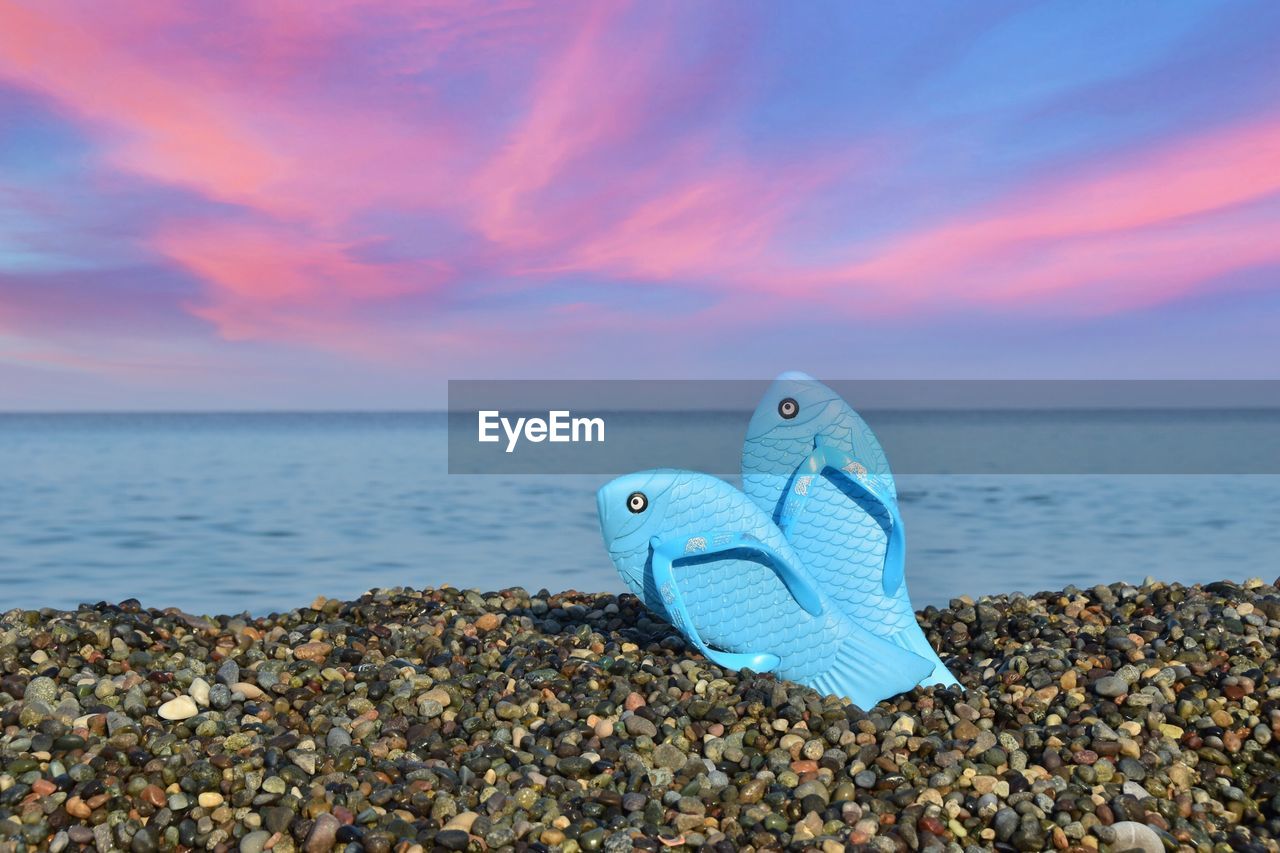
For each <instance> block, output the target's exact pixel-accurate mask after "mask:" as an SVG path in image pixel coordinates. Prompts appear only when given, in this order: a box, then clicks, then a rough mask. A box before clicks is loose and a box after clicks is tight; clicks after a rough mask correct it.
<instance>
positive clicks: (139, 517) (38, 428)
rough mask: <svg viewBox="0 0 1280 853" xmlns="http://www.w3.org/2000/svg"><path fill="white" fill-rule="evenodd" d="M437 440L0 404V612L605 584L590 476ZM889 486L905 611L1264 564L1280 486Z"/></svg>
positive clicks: (1181, 479) (409, 422) (242, 417)
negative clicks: (493, 472) (894, 494)
mask: <svg viewBox="0 0 1280 853" xmlns="http://www.w3.org/2000/svg"><path fill="white" fill-rule="evenodd" d="M914 417H916V418H919V417H923V416H921V415H916V416H914ZM933 417H946V416H945V415H941V414H939V415H934V416H933ZM873 423H875V424H876V425H877V427H880V426H881V424H880V422H879V421H875V420H873ZM934 426H935V427H936V424H935V425H934ZM902 428H912V424H911V423H906V424H904V425H902ZM445 448H446V431H445V419H444V416H443V415H436V414H373V413H370V414H214V415H203V414H202V415H154V414H147V415H0V611H2V610H5V609H8V608H11V607H74V606H75V605H76V604H78V603H80V602H96V601H100V600H108V601H120V600H122V599H125V598H129V597H137V598H139V599H141V600H142V602H143V603H144V604H145V605H147V606H152V607H168V606H178V607H182V608H183V609H186V610H188V611H192V612H197V613H239V612H242V611H249V612H251V613H266V612H270V611H272V610H283V609H288V608H291V607H296V606H299V605H302V604H306V603H308V602H310V601H311V600H312V599H313V598H314V597H315V596H316V595H317V594H321V593H322V594H324V595H326V596H330V597H343V598H345V597H352V596H356V595H359V594H360V593H361V592H363V591H365V590H367V589H369V588H372V587H378V586H404V585H410V586H419V587H421V586H431V585H438V584H444V583H449V584H452V585H454V586H466V587H471V586H474V587H479V588H482V589H497V588H502V587H506V586H515V585H521V586H525V587H528V588H530V589H537V588H539V587H546V588H548V589H552V590H558V589H566V588H575V589H581V590H591V591H603V590H614V591H619V590H621V588H622V587H621V582H620V581H619V580H618V578H617V577H616V575H615V574H614V571H613V568H612V565H611V564H610V563H609V560H608V557H607V556H606V554H605V552H604V547H603V545H602V543H601V541H600V536H599V531H598V528H597V524H596V517H595V502H594V491H595V488H596V487H597V486H599V485H600V484H601V483H602V482H603V481H605V480H607V479H608V478H607V477H601V476H580V475H579V476H553V477H529V476H511V477H502V476H453V477H450V476H447V475H446V474H445V473H444V471H445V468H446V464H445ZM899 489H900V492H901V497H902V512H903V517H904V520H905V523H906V525H907V530H908V532H909V535H908V542H909V546H908V559H907V578H908V582H909V584H910V588H911V591H912V598H913V601H914V602H915V603H916V605H917V606H924V605H926V604H942V603H945V602H946V601H947V600H948V599H949V598H951V597H954V596H957V595H960V594H962V593H968V594H971V595H977V594H981V593H984V592H997V591H1011V590H1022V591H1026V592H1032V591H1035V590H1039V589H1049V588H1058V587H1061V586H1063V585H1066V584H1076V585H1080V586H1085V585H1092V584H1095V583H1100V582H1111V581H1115V580H1131V581H1136V580H1140V579H1141V578H1142V577H1143V576H1145V575H1148V574H1151V575H1155V576H1157V577H1160V578H1162V579H1167V580H1179V581H1184V582H1193V581H1209V580H1214V579H1220V578H1236V579H1243V578H1246V577H1250V576H1255V575H1257V576H1262V577H1265V578H1267V579H1268V580H1270V579H1272V578H1274V577H1275V576H1276V575H1278V574H1280V524H1278V523H1277V522H1278V521H1280V477H1277V476H1212V475H1199V476H1190V477H1186V476H1173V475H1168V476H1165V475H1159V476H1153V475H1147V476H1086V475H1056V476H1031V475H1021V476H1007V475H1006V476H979V475H965V476H958V475H952V476H942V475H912V476H904V477H900V478H899Z"/></svg>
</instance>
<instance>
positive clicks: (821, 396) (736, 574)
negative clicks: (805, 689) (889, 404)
mask: <svg viewBox="0 0 1280 853" xmlns="http://www.w3.org/2000/svg"><path fill="white" fill-rule="evenodd" d="M742 482H743V490H744V491H739V490H737V489H735V488H734V487H733V486H731V485H730V484H728V483H726V482H724V481H723V480H719V479H717V478H715V477H712V476H709V475H707V474H700V473H697V472H694V471H679V470H673V469H660V470H653V471H642V472H639V473H636V474H628V475H626V476H624V477H619V478H618V479H616V480H614V481H612V482H610V483H608V484H607V485H605V486H604V487H603V488H601V489H600V491H599V492H598V493H597V495H596V504H597V507H598V509H599V513H600V526H601V529H602V530H603V532H604V539H605V545H606V546H607V547H608V549H609V556H610V557H611V558H612V560H613V563H614V565H615V566H616V567H617V569H618V573H619V574H620V575H621V576H622V579H623V580H624V581H625V582H626V584H627V586H628V587H629V588H630V589H631V591H632V592H633V593H635V594H636V595H637V596H639V597H640V598H641V599H642V600H643V601H644V603H645V605H646V606H648V607H649V609H650V610H653V611H654V612H655V613H657V614H658V615H659V616H661V617H663V618H664V619H666V620H667V621H669V622H670V623H671V624H672V625H674V626H675V627H676V628H678V629H679V630H680V632H681V633H682V634H683V635H684V636H685V637H686V638H687V639H688V640H689V642H690V643H692V644H693V645H694V646H695V647H696V648H697V649H698V650H699V651H700V652H702V654H703V655H705V656H706V657H707V658H708V659H710V660H711V661H713V662H714V663H716V664H717V665H719V666H722V667H725V668H726V669H735V670H736V669H744V668H746V669H752V670H755V671H757V672H772V673H775V674H776V675H778V676H779V677H781V678H786V679H790V680H792V681H796V682H799V683H801V684H806V685H808V686H810V687H813V688H814V689H816V690H818V691H820V692H822V693H830V694H835V695H838V696H847V697H848V698H850V699H852V700H853V701H854V702H855V703H857V704H858V705H860V706H862V707H864V708H868V707H871V706H872V705H874V704H876V703H877V702H879V701H880V700H882V699H885V698H887V697H889V696H893V695H895V694H897V693H901V692H904V691H907V690H910V689H912V688H913V687H915V686H916V685H918V684H925V685H932V684H943V685H949V684H955V683H956V680H955V678H954V677H953V676H952V675H951V673H950V672H949V671H948V670H947V668H946V665H945V664H943V662H942V661H941V659H939V657H938V655H937V653H936V652H935V651H934V650H933V648H932V647H931V646H930V645H929V642H928V640H927V639H926V638H925V636H924V633H923V632H922V631H921V630H920V626H919V624H918V623H917V622H916V620H915V614H914V611H913V610H912V607H911V601H910V599H909V598H908V596H907V588H906V583H905V580H904V577H903V560H904V556H905V540H904V535H903V528H902V519H901V517H900V516H899V513H898V501H897V495H896V492H895V487H894V482H893V476H892V474H890V472H889V466H888V463H887V461H886V459H885V455H884V451H883V449H882V448H881V447H880V443H879V442H878V441H876V438H875V435H874V434H872V432H871V429H870V428H869V427H868V426H867V424H866V422H865V421H863V420H862V418H861V417H859V416H858V414H857V413H856V412H854V410H853V409H852V408H850V407H849V405H848V404H847V403H845V401H844V400H842V399H841V398H840V396H839V395H838V394H836V393H835V392H834V391H832V390H831V389H830V388H827V387H826V386H825V385H823V384H821V383H820V382H818V381H816V380H814V379H812V378H811V377H809V376H806V375H804V374H802V373H794V372H792V373H784V374H783V375H782V376H780V377H778V379H777V380H775V381H774V383H773V384H772V385H771V386H770V388H769V391H768V392H767V393H766V394H765V397H764V400H763V401H761V403H760V405H759V407H758V408H757V409H756V411H755V414H754V415H752V418H751V423H750V426H749V427H748V428H747V439H746V443H745V445H744V447H743V451H742ZM744 492H745V493H744Z"/></svg>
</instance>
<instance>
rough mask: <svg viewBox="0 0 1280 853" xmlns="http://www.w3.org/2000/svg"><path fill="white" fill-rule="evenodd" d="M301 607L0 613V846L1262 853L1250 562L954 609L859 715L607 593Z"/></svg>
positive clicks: (131, 606) (1266, 841) (1259, 711)
mask: <svg viewBox="0 0 1280 853" xmlns="http://www.w3.org/2000/svg"><path fill="white" fill-rule="evenodd" d="M314 605H315V606H312V607H304V608H300V609H298V610H295V611H290V612H286V613H280V614H272V615H271V616H266V617H259V618H250V617H246V616H243V615H241V616H221V617H216V618H212V619H206V618H204V617H189V616H185V615H183V614H180V613H179V612H177V611H174V610H166V611H161V610H147V609H143V608H141V607H140V606H137V605H136V603H127V606H121V607H117V606H115V605H107V604H99V605H93V606H86V607H83V608H80V609H79V610H76V611H72V612H65V613H59V612H53V611H45V612H40V613H26V612H23V611H8V612H5V613H0V849H8V847H6V846H5V845H6V844H7V843H8V842H9V840H10V839H11V838H16V837H17V836H13V835H11V834H9V835H6V834H5V833H10V832H11V831H10V830H5V829H4V827H16V828H20V833H21V837H22V838H23V839H24V840H23V843H24V844H25V845H26V848H27V849H54V850H67V849H73V848H74V849H79V848H80V847H82V846H84V845H89V846H91V847H101V848H102V849H107V848H114V849H120V850H131V851H150V850H160V849H174V848H176V847H183V848H187V849H217V850H223V851H226V850H236V849H239V850H241V851H248V852H249V853H261V851H266V850H272V851H273V853H275V851H278V852H279V853H289V851H296V850H299V849H301V850H304V851H320V850H344V851H357V850H362V851H366V853H390V851H392V850H404V851H406V853H424V851H426V850H428V849H432V848H435V849H458V850H463V849H468V848H470V849H483V848H484V847H486V846H487V848H488V849H493V850H497V849H503V848H519V849H525V848H528V849H542V847H547V848H553V847H554V848H558V849H561V850H573V849H576V850H578V851H596V850H603V851H617V853H622V851H626V850H632V849H644V850H656V849H667V848H675V849H679V848H682V847H683V848H684V849H690V850H692V849H702V850H709V851H711V850H714V851H727V850H733V849H747V848H753V849H757V850H763V849H770V850H773V849H779V850H781V849H806V850H821V851H823V853H835V851H838V850H842V849H845V847H846V845H848V846H853V847H858V846H860V845H861V846H862V847H863V849H868V850H886V851H887V850H896V849H919V850H930V851H934V850H943V849H949V850H957V851H960V850H964V851H968V850H981V849H991V848H992V847H995V848H997V849H1002V850H1042V849H1070V850H1093V849H1095V848H1096V849H1099V850H1100V851H1101V853H1111V851H1113V850H1115V849H1119V847H1118V845H1119V844H1121V843H1123V844H1127V845H1130V846H1132V847H1133V848H1134V849H1139V850H1150V851H1154V850H1158V849H1164V848H1165V847H1167V846H1169V845H1176V844H1177V843H1181V844H1182V845H1183V846H1184V847H1186V848H1188V849H1204V850H1214V851H1217V850H1228V849H1241V850H1258V851H1271V850H1277V849H1278V848H1277V846H1276V843H1275V838H1276V834H1277V831H1278V830H1280V814H1277V809H1278V807H1280V799H1277V797H1278V796H1280V787H1278V786H1277V785H1276V783H1275V781H1274V776H1275V773H1274V771H1275V766H1274V757H1273V756H1274V746H1275V743H1276V741H1275V737H1276V735H1277V734H1280V671H1278V667H1277V660H1278V659H1280V656H1277V638H1278V637H1280V590H1277V589H1276V588H1275V587H1274V586H1273V585H1269V584H1265V583H1262V582H1258V583H1254V584H1252V585H1240V584H1235V583H1230V582H1220V583H1217V584H1208V585H1204V586H1198V587H1187V586H1180V585H1177V584H1162V583H1156V582H1151V583H1149V584H1147V585H1144V586H1141V587H1136V586H1132V585H1127V584H1123V583H1117V584H1111V585H1106V586H1100V587H1095V588H1092V589H1087V590H1080V589H1075V588H1067V589H1065V590H1061V591H1056V592H1044V593H1037V594H1036V595H1034V596H1026V595H1009V596H991V597H985V598H981V599H978V600H977V601H976V602H975V601H974V600H965V599H958V600H957V601H956V602H953V603H952V605H951V606H949V607H946V608H931V609H929V610H927V611H924V612H922V613H921V614H919V615H920V619H921V624H922V625H923V626H924V628H925V631H926V634H927V636H928V637H929V638H930V640H931V641H932V642H934V643H935V645H937V646H938V647H939V648H940V649H941V651H942V654H943V657H944V658H945V659H946V660H947V662H948V664H949V665H950V666H951V668H952V670H953V672H954V673H955V674H956V675H957V677H958V678H959V679H960V680H961V682H962V687H960V688H951V689H949V690H944V689H941V688H935V689H929V690H925V689H919V690H916V691H913V692H911V693H909V694H905V695H903V696H899V697H893V698H892V699H890V700H887V701H886V702H883V703H881V704H880V705H878V706H876V707H875V708H867V709H859V708H856V707H854V706H852V705H849V704H848V703H847V702H844V701H841V700H840V699H838V698H835V697H823V696H819V695H817V694H816V693H814V692H813V691H810V690H807V689H805V688H802V687H798V686H796V685H793V684H788V683H785V682H778V681H777V680H775V679H774V678H773V677H772V676H769V675H759V674H750V675H745V676H744V675H743V674H741V673H738V672H729V671H724V670H721V669H720V668H718V667H716V666H715V665H714V664H712V663H711V662H709V661H707V660H705V659H703V658H702V657H701V656H699V655H697V654H696V653H694V652H691V651H689V647H688V645H687V644H686V643H684V642H683V641H681V640H679V639H678V638H677V636H676V635H675V634H674V633H673V631H672V630H671V629H670V628H668V627H666V626H665V625H663V624H662V623H661V621H660V620H658V619H657V618H656V617H654V616H653V615H652V614H649V613H647V612H646V611H645V610H644V609H643V607H642V606H641V605H640V603H639V602H638V601H637V600H636V599H634V598H633V597H631V596H626V595H624V596H612V595H584V594H581V593H574V592H568V593H559V594H551V593H546V592H541V593H538V594H536V595H532V596H531V595H530V594H528V593H527V592H525V591H523V590H502V591H498V592H479V591H474V590H462V591H460V590H455V589H448V588H446V589H428V590H412V589H395V590H374V591H372V592H370V593H367V594H366V595H364V596H362V597H361V598H359V599H356V600H354V601H349V602H343V601H339V600H336V599H327V598H323V597H322V598H320V599H317V601H316V602H315V603H314ZM95 638H96V639H95ZM99 646H100V647H101V648H100V649H99V648H98V647H99ZM86 648H87V649H88V651H84V650H85V649H86ZM233 658H234V659H233ZM165 697H174V698H170V699H169V700H168V701H164V699H165ZM162 703H163V704H162ZM157 707H159V708H160V709H161V710H159V711H157V710H156V709H157ZM59 815H61V817H58V816H59ZM1148 824H1151V825H1150V826H1148ZM540 845H541V846H540Z"/></svg>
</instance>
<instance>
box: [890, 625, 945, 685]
mask: <svg viewBox="0 0 1280 853" xmlns="http://www.w3.org/2000/svg"><path fill="white" fill-rule="evenodd" d="M889 639H890V640H892V641H893V643H894V644H895V645H897V646H898V647H899V648H902V649H906V650H907V651H909V652H911V653H913V654H916V655H919V656H920V657H922V658H924V659H925V660H927V661H929V663H930V664H932V666H933V671H932V672H930V673H929V674H928V675H926V676H925V677H924V679H923V680H922V681H921V682H920V683H921V685H922V686H924V687H932V686H933V685H935V684H941V685H942V686H943V687H950V686H951V685H953V684H959V683H960V682H959V681H957V680H956V677H955V676H954V675H952V674H951V670H949V669H947V665H946V664H945V663H943V662H942V658H940V657H938V653H937V652H936V651H934V649H933V646H931V645H929V638H928V637H926V636H925V635H924V631H922V630H920V626H919V625H915V624H912V625H910V626H908V627H907V628H906V630H903V631H898V632H897V633H895V634H891V635H890V636H889Z"/></svg>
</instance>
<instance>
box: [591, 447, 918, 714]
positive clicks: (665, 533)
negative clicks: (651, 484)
mask: <svg viewBox="0 0 1280 853" xmlns="http://www.w3.org/2000/svg"><path fill="white" fill-rule="evenodd" d="M661 510H662V512H661V518H655V519H654V521H653V524H652V528H651V530H650V533H651V535H656V536H658V537H660V538H662V539H664V540H665V539H675V540H680V539H684V538H688V537H691V536H697V535H702V534H706V533H713V532H745V533H750V534H751V535H753V536H755V537H756V538H757V539H760V540H762V541H764V542H765V543H766V544H768V545H769V546H771V547H772V548H774V549H775V550H777V551H778V552H780V553H783V554H792V555H794V552H793V550H792V548H791V546H790V545H789V544H788V543H787V541H786V539H785V537H783V535H782V532H781V531H780V530H778V528H777V527H776V526H774V525H773V524H772V523H771V522H770V521H769V519H768V518H767V517H766V516H765V515H764V513H763V512H762V511H761V510H760V508H759V507H757V506H756V505H755V504H754V503H752V502H751V501H750V500H749V499H748V498H747V497H746V496H745V495H743V494H742V493H741V492H739V491H738V490H737V489H735V488H733V487H732V486H731V485H729V484H728V483H725V482H724V481H722V480H718V479H716V478H714V477H710V476H706V475H698V474H692V473H691V474H689V475H688V476H685V477H682V478H680V479H679V480H678V481H677V482H675V483H674V484H673V485H672V487H671V488H670V489H669V490H668V491H667V492H666V494H665V496H664V498H663V506H662V508H661ZM611 556H612V557H613V560H614V563H615V564H616V565H617V568H618V571H619V574H621V575H622V577H623V579H624V580H625V581H626V583H627V585H628V586H629V587H630V588H631V589H632V591H633V592H635V593H636V594H637V595H638V596H640V597H641V598H642V599H643V600H644V601H645V603H646V605H648V606H649V607H650V609H652V610H655V611H656V612H658V613H659V614H661V615H662V616H663V617H664V618H667V619H668V621H670V617H669V615H668V614H667V612H666V609H665V607H663V605H662V597H661V595H660V593H659V592H658V590H657V589H656V588H655V587H654V583H653V576H652V569H651V566H650V563H649V559H650V558H649V549H648V548H644V549H639V548H637V549H633V550H631V551H630V552H628V553H614V552H613V551H612V550H611ZM674 575H675V578H676V583H677V584H678V586H679V587H680V591H681V594H682V595H683V597H684V601H685V606H686V608H687V609H688V611H689V613H690V615H691V617H692V619H693V620H694V622H695V623H696V625H697V628H698V632H699V634H700V635H701V636H702V639H703V640H704V641H705V642H707V643H708V644H710V645H712V646H713V647H716V648H720V649H723V650H725V651H733V652H770V653H772V654H775V655H777V656H778V657H779V658H780V660H781V662H780V664H779V666H778V667H777V669H776V670H775V672H776V674H777V675H778V676H780V677H782V678H787V679H790V680H792V681H798V682H800V683H803V684H807V685H809V686H811V687H814V688H815V689H818V690H821V691H822V692H824V693H834V694H837V695H844V696H849V697H850V698H852V699H854V701H855V702H858V703H859V704H863V705H864V706H866V705H870V704H874V703H875V702H876V701H879V700H880V699H881V698H883V697H884V696H887V695H891V694H892V693H898V692H902V691H904V690H910V689H911V688H912V687H914V686H915V685H916V683H917V682H918V681H919V675H920V674H919V673H915V674H912V669H913V667H912V663H914V662H908V663H907V664H906V665H904V663H903V662H904V660H907V659H906V658H904V657H903V652H902V650H900V649H898V648H896V647H893V646H890V645H889V644H888V643H886V642H885V641H884V640H882V639H880V638H878V637H876V636H875V635H874V634H872V633H871V632H869V631H867V630H865V629H864V628H862V627H860V626H858V625H856V624H854V623H853V622H852V621H851V620H850V619H849V618H848V617H847V616H845V615H844V614H842V613H841V611H840V609H839V608H838V607H836V606H833V603H832V602H830V601H827V600H824V602H823V613H822V614H821V615H819V616H813V615H811V614H809V613H808V612H806V611H805V610H804V609H803V608H801V607H800V605H799V604H798V603H797V602H796V600H795V599H794V598H793V597H792V595H791V593H790V591H788V590H787V588H786V586H785V585H784V584H783V582H782V581H781V580H780V579H779V578H778V576H777V574H776V573H775V572H774V570H773V569H772V567H770V566H769V565H768V564H767V563H766V562H764V561H763V558H758V557H757V556H756V555H753V554H752V553H751V552H750V551H746V550H744V551H741V552H726V553H723V554H713V555H707V556H705V557H692V558H690V559H689V560H687V561H678V562H677V563H676V566H675V568H674ZM910 657H912V658H915V656H914V655H912V656H910ZM895 660H896V661H897V663H896V665H895V664H894V661H895ZM916 661H918V662H919V663H918V667H919V668H921V669H922V670H923V672H927V671H928V669H929V668H930V666H929V665H928V664H927V662H925V661H923V660H922V659H919V658H916Z"/></svg>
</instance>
